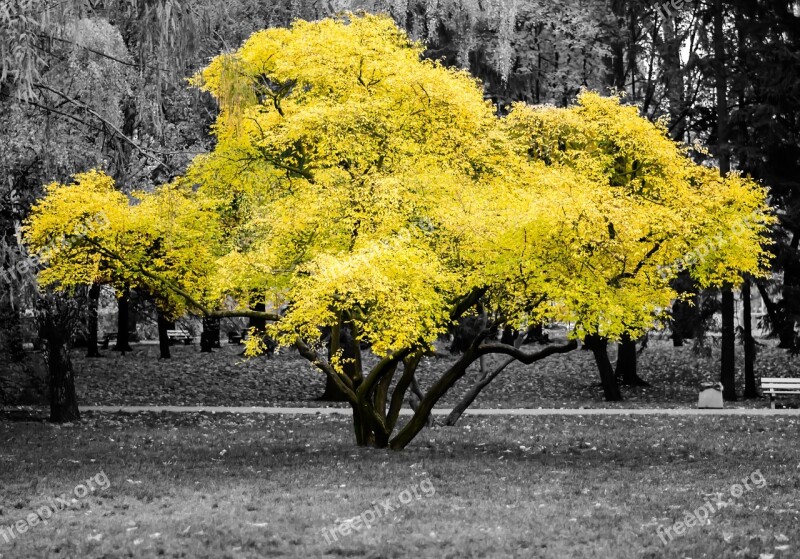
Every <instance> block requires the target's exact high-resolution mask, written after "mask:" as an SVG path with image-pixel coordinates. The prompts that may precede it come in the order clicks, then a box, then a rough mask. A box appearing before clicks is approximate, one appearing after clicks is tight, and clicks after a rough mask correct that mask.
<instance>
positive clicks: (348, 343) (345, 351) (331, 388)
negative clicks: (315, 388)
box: [317, 327, 361, 402]
mask: <svg viewBox="0 0 800 559" xmlns="http://www.w3.org/2000/svg"><path fill="white" fill-rule="evenodd" d="M334 336H336V338H337V339H338V342H335V343H334V340H333V338H334ZM339 349H341V350H342V356H343V357H344V359H345V360H346V361H345V362H344V363H343V368H344V371H345V374H346V375H347V376H348V377H349V378H350V379H351V380H352V379H355V378H356V377H357V374H356V367H357V363H356V362H355V360H356V358H357V357H358V356H360V351H361V350H360V348H359V347H358V342H356V341H355V340H354V339H353V336H352V335H351V333H350V331H349V329H348V328H347V327H344V328H341V327H340V328H333V329H332V331H331V339H330V342H329V343H328V362H330V359H331V356H332V355H333V354H334V353H336V352H337V351H338V350H339ZM317 400H319V401H321V402H346V401H347V396H345V395H344V394H343V393H342V391H341V390H339V387H338V386H336V384H335V383H334V382H333V381H332V380H331V379H330V378H328V377H327V376H326V377H325V391H324V392H323V393H322V395H321V396H320V397H319V398H317Z"/></svg>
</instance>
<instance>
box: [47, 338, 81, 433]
mask: <svg viewBox="0 0 800 559" xmlns="http://www.w3.org/2000/svg"><path fill="white" fill-rule="evenodd" d="M45 336H46V337H45V344H46V346H45V347H46V348H47V350H46V352H45V356H46V358H47V371H48V376H49V385H50V421H51V422H52V423H67V422H70V421H77V420H79V419H80V418H81V415H80V411H79V410H78V397H77V395H76V394H75V376H74V373H73V370H72V361H71V360H70V357H69V346H68V344H67V339H68V333H67V332H66V330H64V329H63V328H61V327H60V326H59V325H51V327H49V328H47V332H46V334H45Z"/></svg>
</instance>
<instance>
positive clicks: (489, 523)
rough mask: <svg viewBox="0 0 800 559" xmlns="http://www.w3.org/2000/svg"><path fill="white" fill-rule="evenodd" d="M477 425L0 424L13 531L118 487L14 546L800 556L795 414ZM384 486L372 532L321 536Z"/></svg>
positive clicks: (0, 550) (244, 553) (62, 551)
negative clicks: (405, 433) (364, 430)
mask: <svg viewBox="0 0 800 559" xmlns="http://www.w3.org/2000/svg"><path fill="white" fill-rule="evenodd" d="M462 421H463V423H461V424H460V425H459V426H458V427H455V428H436V429H434V430H427V431H424V432H423V433H422V435H421V436H420V437H419V438H418V439H417V440H416V441H415V442H414V443H413V444H412V446H410V447H409V448H408V449H407V450H406V451H403V452H400V453H393V452H390V451H376V450H371V449H358V448H356V447H354V446H353V439H352V435H351V431H350V419H349V417H347V416H341V417H337V416H333V417H323V416H303V417H297V416H252V415H248V416H236V415H216V416H214V415H206V414H184V415H168V414H158V415H157V414H137V415H103V414H97V415H92V414H86V418H85V419H84V420H83V421H82V422H81V423H79V424H76V425H72V426H61V427H59V426H53V425H49V424H46V423H42V422H35V421H19V420H15V421H11V420H9V419H8V418H5V419H0V441H2V446H0V488H1V489H0V507H1V508H0V526H6V527H7V526H8V525H11V524H14V523H16V522H17V521H19V520H21V519H24V518H26V516H27V515H28V514H29V513H32V512H33V511H35V510H37V509H38V508H39V507H41V506H43V505H46V504H47V503H48V502H50V501H48V498H54V497H56V496H58V495H61V494H62V493H71V492H73V490H74V489H75V488H76V486H77V485H79V484H81V483H83V482H84V480H87V479H89V478H91V477H95V476H97V475H98V474H100V473H101V472H102V473H103V474H105V476H106V477H107V480H108V482H109V485H108V486H107V488H106V489H102V488H101V487H99V486H98V487H96V488H95V491H94V493H91V494H89V495H88V496H86V497H83V498H81V499H76V502H75V503H73V504H72V505H71V506H70V507H69V508H66V509H64V510H60V511H59V512H56V513H55V514H54V516H53V517H52V518H50V519H49V520H48V523H47V524H46V525H45V524H38V525H35V526H29V527H28V531H27V532H25V533H23V534H17V532H14V534H16V537H15V538H12V543H10V544H7V543H5V541H4V539H3V536H2V532H0V556H1V557H2V558H3V559H6V558H11V557H92V558H95V557H96V558H101V557H103V558H113V557H187V558H191V557H223V558H224V557H229V558H237V557H387V558H388V557H411V556H413V557H436V558H438V557H576V558H584V557H586V558H588V557H598V558H607V557H614V558H628V557H631V558H633V557H676V558H678V557H679V558H683V557H691V558H693V559H696V558H698V557H713V558H719V557H752V558H759V557H762V558H767V557H771V556H774V557H776V558H781V557H798V556H799V554H800V518H799V517H800V445H798V440H800V421H799V420H798V418H795V417H758V418H755V417H753V418H747V417H708V416H707V417H687V418H680V417H659V416H656V417H652V416H645V417H626V416H619V417H614V416H611V417H588V416H575V417H556V416H544V417H527V418H526V417H517V418H506V417H466V418H464V419H463V420H462ZM756 471H758V472H759V473H760V475H759V474H754V472H756ZM745 478H749V479H748V481H749V489H745V488H744V487H743V486H742V491H743V493H742V495H741V496H738V497H733V496H732V495H731V489H732V487H733V486H734V485H735V484H739V485H742V482H743V480H744V479H745ZM758 482H763V483H758ZM84 485H85V483H84ZM96 485H97V484H96ZM431 488H432V489H431ZM414 490H416V495H415V494H414ZM434 490H435V493H433V491H434ZM734 491H736V490H734ZM431 493H433V494H431ZM73 496H74V495H73ZM387 499H389V503H388V504H389V505H390V506H391V508H392V509H393V510H391V511H385V509H383V507H382V506H380V505H379V508H378V510H379V511H381V516H380V517H379V518H376V520H375V521H374V524H373V526H372V527H371V528H370V529H366V528H363V527H360V526H359V528H360V529H359V530H356V531H354V532H353V533H351V534H349V535H342V534H341V533H337V541H333V540H332V539H331V536H330V532H326V533H327V534H328V538H327V539H326V537H325V536H324V535H323V530H326V529H327V530H329V529H331V528H335V527H339V526H340V522H341V521H343V520H346V519H352V518H353V517H355V516H357V515H360V514H362V513H365V512H366V511H368V510H373V511H374V510H375V508H374V506H375V505H376V504H378V503H380V502H382V501H386V500H387ZM401 501H405V502H406V503H405V504H404V503H403V502H401ZM720 501H724V502H725V504H726V505H727V506H725V507H720V505H719V502H720ZM706 502H709V503H713V507H714V512H713V513H712V514H710V515H709V520H710V524H708V525H705V526H694V527H690V528H688V529H687V530H686V531H685V532H684V534H683V535H682V536H675V537H674V539H673V540H672V541H671V542H670V541H668V543H667V544H666V545H665V544H664V543H662V540H661V539H660V538H659V536H658V534H657V532H656V529H657V527H658V525H664V526H671V525H672V524H673V523H675V522H677V521H679V520H683V519H684V517H685V514H686V512H687V511H694V510H696V509H698V508H699V507H701V506H703V505H704V503H706ZM367 517H368V515H367V516H365V518H367ZM337 529H338V528H337ZM345 531H346V530H345ZM673 534H674V532H673Z"/></svg>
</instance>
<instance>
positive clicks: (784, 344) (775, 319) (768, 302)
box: [756, 282, 794, 349]
mask: <svg viewBox="0 0 800 559" xmlns="http://www.w3.org/2000/svg"><path fill="white" fill-rule="evenodd" d="M756 287H757V288H758V292H759V293H760V294H761V299H762V300H763V301H764V307H765V308H766V309H767V315H769V322H770V326H771V328H770V330H771V333H772V334H773V335H775V334H777V335H778V339H779V340H780V343H779V344H778V347H779V348H781V349H788V348H791V347H793V344H794V326H793V325H792V324H791V322H790V321H788V320H786V316H785V313H784V309H782V308H781V306H782V305H781V304H778V303H775V302H774V301H773V300H772V298H771V297H770V296H769V292H768V291H767V287H766V286H765V285H764V284H763V283H761V282H757V283H756Z"/></svg>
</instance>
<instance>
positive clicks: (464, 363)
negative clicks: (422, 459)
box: [389, 337, 613, 450]
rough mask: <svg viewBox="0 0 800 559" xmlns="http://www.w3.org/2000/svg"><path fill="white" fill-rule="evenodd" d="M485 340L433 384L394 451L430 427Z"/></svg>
mask: <svg viewBox="0 0 800 559" xmlns="http://www.w3.org/2000/svg"><path fill="white" fill-rule="evenodd" d="M483 339H484V338H483V337H481V338H479V339H476V340H475V342H476V343H474V344H473V345H471V346H470V347H469V348H467V350H466V351H465V352H464V354H463V355H462V356H461V358H459V360H458V361H456V362H455V363H453V364H452V365H451V366H450V368H449V369H447V371H446V372H445V373H444V374H443V375H442V376H441V377H440V378H439V380H437V381H436V382H434V383H433V385H432V386H431V387H430V388H429V389H428V391H427V392H426V393H425V397H424V398H422V401H421V402H420V403H419V408H418V409H417V410H416V411H415V413H414V415H413V416H411V419H410V420H409V421H408V423H406V424H405V425H404V426H403V428H402V429H400V432H399V433H397V435H395V436H394V437H393V438H392V439H391V441H390V442H389V447H390V448H391V449H393V450H402V449H403V448H405V447H406V446H407V445H408V443H410V442H411V441H413V440H414V437H416V436H417V435H418V434H419V432H420V431H422V429H423V428H424V427H425V425H426V422H427V419H428V416H429V415H430V413H431V411H432V410H433V406H435V405H436V403H437V402H438V401H439V399H440V398H441V397H442V396H444V395H445V394H446V393H447V391H448V390H450V389H451V388H452V387H453V385H454V384H455V383H456V382H458V380H459V379H461V378H462V377H463V376H464V374H465V373H466V371H467V368H468V367H469V366H470V365H471V364H472V363H473V362H474V361H475V360H476V359H477V358H478V357H479V356H480V354H481V353H482V352H481V351H480V350H479V349H478V345H480V343H481V342H482V341H483ZM576 347H577V344H576V342H575V341H574V340H572V341H569V342H567V343H566V344H564V345H558V346H552V345H551V346H548V347H546V348H544V349H542V350H541V351H538V352H536V353H533V354H527V355H525V354H523V355H516V356H515V357H516V358H517V359H518V360H519V361H520V362H521V363H524V364H526V365H530V364H531V363H535V362H537V361H540V360H542V359H545V358H546V357H548V356H550V355H555V354H556V353H567V352H569V351H572V350H574V349H575V348H576ZM609 367H610V364H609ZM612 376H613V373H612Z"/></svg>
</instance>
